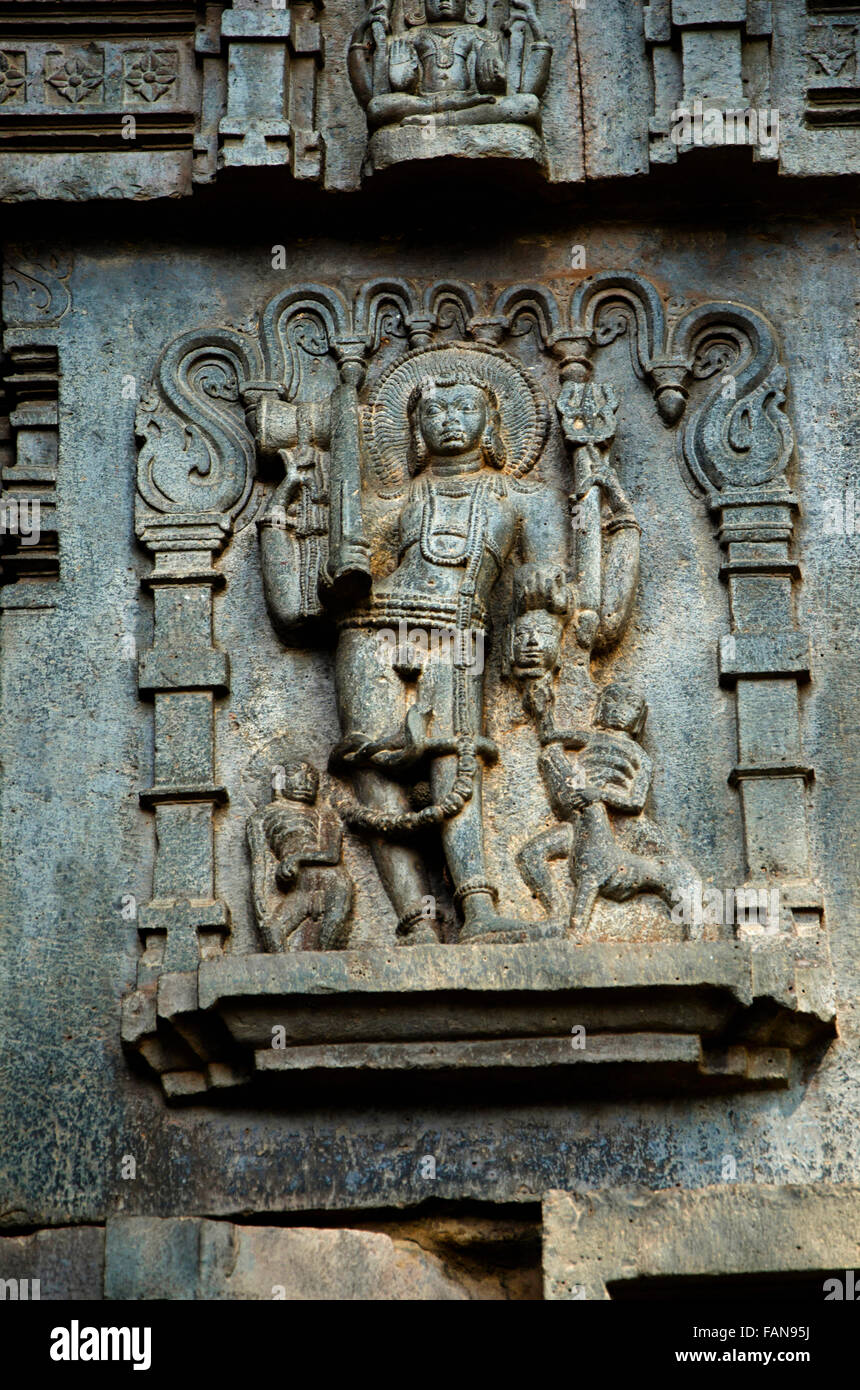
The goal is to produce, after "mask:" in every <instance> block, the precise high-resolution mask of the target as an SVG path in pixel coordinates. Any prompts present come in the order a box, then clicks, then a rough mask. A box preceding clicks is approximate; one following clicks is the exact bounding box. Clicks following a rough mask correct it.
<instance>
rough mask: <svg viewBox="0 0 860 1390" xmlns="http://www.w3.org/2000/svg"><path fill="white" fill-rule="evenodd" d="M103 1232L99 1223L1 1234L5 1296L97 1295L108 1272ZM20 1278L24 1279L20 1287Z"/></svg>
mask: <svg viewBox="0 0 860 1390" xmlns="http://www.w3.org/2000/svg"><path fill="white" fill-rule="evenodd" d="M104 1244H105V1233H104V1228H103V1227H101V1226H68V1227H65V1228H61V1229H58V1230H53V1231H48V1230H46V1231H35V1232H34V1233H33V1234H32V1235H28V1236H3V1237H2V1238H0V1280H5V1281H6V1283H5V1285H4V1289H5V1292H4V1295H3V1297H4V1300H5V1301H7V1302H8V1301H9V1300H10V1299H13V1298H15V1297H16V1295H17V1298H18V1300H19V1301H20V1300H22V1299H26V1300H27V1301H33V1300H34V1299H36V1298H38V1299H39V1300H40V1301H45V1302H65V1301H66V1300H69V1299H84V1300H90V1299H99V1298H101V1297H102V1290H103V1277H104ZM20 1281H25V1284H26V1287H22V1284H21V1283H20Z"/></svg>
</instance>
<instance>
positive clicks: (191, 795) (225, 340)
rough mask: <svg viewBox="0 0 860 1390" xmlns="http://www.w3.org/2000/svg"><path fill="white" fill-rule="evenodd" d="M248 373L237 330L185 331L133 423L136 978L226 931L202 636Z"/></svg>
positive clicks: (209, 665) (210, 947)
mask: <svg viewBox="0 0 860 1390" xmlns="http://www.w3.org/2000/svg"><path fill="white" fill-rule="evenodd" d="M259 365H260V363H259V356H258V354H257V353H256V349H255V348H254V347H253V345H248V344H247V343H246V342H245V340H243V339H242V338H240V336H239V335H238V334H233V333H230V332H228V331H224V332H222V333H220V334H216V335H214V336H211V337H207V336H206V335H197V334H193V333H191V334H186V335H184V337H182V338H179V339H177V340H176V342H174V343H172V344H171V345H170V346H169V347H168V348H167V350H166V351H165V353H164V355H163V357H162V359H161V362H160V363H159V368H158V371H157V373H156V379H155V384H154V386H153V388H152V390H151V391H150V393H149V394H148V395H147V396H146V397H145V398H144V400H143V401H142V402H141V406H140V410H139V414H138V421H137V432H138V435H139V436H140V438H141V440H142V447H141V451H140V458H139V463H138V503H137V517H136V529H137V534H138V537H139V539H140V541H141V543H142V544H143V545H144V546H145V547H146V549H147V550H149V551H150V553H151V554H152V555H154V556H155V565H154V568H153V570H152V572H151V574H149V575H148V576H147V577H146V578H145V579H144V581H143V585H144V587H145V588H146V589H148V590H149V591H150V592H151V594H152V598H153V618H154V622H153V644H152V646H151V647H150V648H149V650H148V651H145V652H143V653H142V654H141V657H140V663H139V685H140V690H141V693H142V694H144V695H146V696H149V697H151V698H152V701H153V714H154V753H153V778H152V783H151V785H150V786H149V787H147V788H145V789H144V790H142V791H141V793H140V801H141V805H143V806H145V807H147V808H150V809H152V810H154V812H155V828H156V854H155V867H154V872H153V887H152V898H151V900H150V901H149V902H148V903H147V904H145V906H143V907H142V908H141V909H140V912H139V916H138V926H139V929H140V932H141V935H142V938H143V942H144V947H145V951H144V956H143V959H142V963H141V976H142V978H143V979H146V978H148V977H151V974H152V972H158V971H160V970H162V969H166V970H171V971H186V970H193V969H194V968H196V966H197V964H198V961H199V960H200V959H201V958H203V959H206V958H207V957H210V956H212V955H213V954H218V951H219V950H220V947H221V944H222V943H223V940H224V937H225V935H226V933H227V931H228V930H229V926H230V914H229V909H228V907H227V905H226V903H224V902H222V901H221V899H220V898H219V896H218V892H217V884H216V878H215V845H214V824H215V822H214V816H215V809H216V807H218V806H219V805H223V804H224V803H225V802H226V801H227V799H228V798H227V791H226V788H225V787H223V786H221V785H219V783H218V780H217V776H216V771H215V729H214V719H215V700H216V699H217V698H218V697H219V696H221V695H224V694H226V693H227V691H228V689H229V682H230V673H229V662H228V659H227V656H226V654H225V653H224V652H222V651H220V650H219V649H218V648H217V647H216V645H215V642H214V640H213V627H212V623H213V593H214V591H215V589H216V588H217V587H218V586H219V585H220V584H222V583H223V579H222V576H221V575H220V574H219V573H218V571H217V570H215V569H214V568H213V563H212V562H213V559H214V557H215V555H217V554H218V552H219V551H220V550H221V549H222V548H223V546H224V545H225V544H226V543H227V541H228V540H229V537H230V535H231V533H232V531H233V527H234V523H235V521H236V518H237V517H238V515H239V514H240V512H241V511H242V509H243V508H244V507H245V506H246V505H247V503H248V501H249V498H250V495H251V488H252V485H253V477H254V448H253V442H252V440H251V438H250V435H249V434H248V432H247V429H246V427H245V423H244V413H243V410H242V406H241V403H240V391H241V389H242V387H243V386H244V385H245V384H246V383H247V382H248V380H249V379H251V378H252V377H254V376H256V375H258V374H259ZM201 504H202V505H203V506H206V508H207V510H205V511H204V510H203V509H202V506H201Z"/></svg>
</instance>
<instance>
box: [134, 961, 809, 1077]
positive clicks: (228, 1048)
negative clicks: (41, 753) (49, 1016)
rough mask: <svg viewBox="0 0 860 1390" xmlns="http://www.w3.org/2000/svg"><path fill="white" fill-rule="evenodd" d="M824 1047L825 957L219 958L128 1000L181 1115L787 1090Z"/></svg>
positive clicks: (149, 1059)
mask: <svg viewBox="0 0 860 1390" xmlns="http://www.w3.org/2000/svg"><path fill="white" fill-rule="evenodd" d="M833 1032H834V1013H833V1001H832V997H831V983H830V969H829V960H828V957H827V952H826V947H825V945H824V943H822V942H820V941H816V940H814V939H810V938H804V939H802V940H800V939H790V940H782V941H771V942H766V941H760V942H757V943H755V944H753V943H750V942H748V941H737V942H712V943H707V942H690V943H687V944H684V945H663V944H658V945H647V946H626V945H614V944H613V945H609V944H605V943H604V944H601V943H595V944H594V945H588V946H577V945H574V944H573V943H571V942H558V941H547V942H542V943H538V944H535V945H532V946H528V947H524V946H502V945H491V946H484V947H479V946H471V947H464V948H458V947H448V946H417V947H412V948H392V949H391V950H369V951H330V952H322V951H308V952H301V953H298V952H297V953H295V954H292V955H257V956H229V955H225V956H223V957H220V958H219V959H215V960H208V961H204V962H201V964H200V966H199V968H198V969H197V970H196V971H186V972H178V973H166V974H162V975H161V976H160V978H157V979H154V980H153V981H152V982H151V983H149V984H145V985H143V986H142V987H140V988H138V989H137V990H135V991H134V992H133V993H131V994H130V995H128V996H127V997H126V999H125V1001H124V1012H123V1038H124V1042H125V1045H126V1047H127V1049H129V1051H131V1052H132V1053H135V1054H137V1055H138V1056H139V1057H140V1058H142V1060H143V1061H144V1063H145V1064H146V1066H147V1067H148V1068H149V1069H150V1071H152V1072H154V1073H156V1074H157V1075H158V1076H159V1077H160V1078H161V1082H162V1085H163V1088H164V1091H165V1094H166V1095H167V1096H168V1097H169V1098H170V1099H174V1100H180V1099H185V1098H190V1099H193V1098H199V1097H200V1096H201V1095H202V1094H203V1093H205V1092H207V1091H222V1090H225V1089H234V1088H236V1087H240V1086H246V1085H250V1084H252V1083H253V1084H255V1085H257V1086H261V1085H264V1084H265V1085H266V1086H270V1087H271V1086H280V1087H281V1088H282V1089H284V1088H285V1089H286V1091H287V1093H288V1094H289V1095H291V1096H295V1097H296V1099H297V1100H298V1099H299V1098H300V1097H301V1098H302V1099H305V1100H306V1099H307V1096H308V1095H311V1094H316V1093H318V1092H319V1091H320V1089H321V1087H322V1086H323V1084H325V1085H326V1086H327V1087H329V1088H331V1087H336V1086H337V1085H338V1084H341V1085H346V1086H349V1087H354V1086H355V1085H356V1084H358V1083H359V1082H363V1083H364V1084H366V1085H368V1086H374V1085H376V1086H378V1085H380V1084H385V1085H387V1086H396V1085H397V1084H398V1079H399V1078H401V1079H402V1080H403V1082H404V1084H408V1085H409V1086H410V1087H412V1088H414V1087H415V1086H417V1085H421V1084H426V1083H431V1084H442V1083H445V1084H447V1085H454V1086H458V1087H460V1088H466V1089H468V1088H469V1087H470V1086H480V1087H481V1089H482V1091H486V1089H487V1087H488V1085H491V1084H495V1083H497V1084H499V1085H501V1086H504V1087H505V1088H506V1089H507V1090H508V1091H510V1089H511V1088H512V1087H516V1085H517V1084H518V1083H519V1084H523V1083H525V1084H528V1086H529V1087H530V1088H532V1089H533V1088H534V1087H535V1085H537V1086H540V1087H543V1086H546V1087H547V1088H549V1089H550V1090H555V1091H559V1090H560V1091H561V1092H562V1093H563V1094H570V1093H575V1092H580V1091H581V1092H584V1093H587V1092H589V1091H595V1092H597V1093H599V1094H608V1093H612V1092H613V1091H618V1090H621V1091H623V1092H625V1093H628V1092H629V1091H630V1090H631V1089H634V1090H639V1091H640V1092H646V1093H647V1092H651V1093H657V1092H660V1091H664V1090H671V1091H677V1090H688V1091H693V1092H708V1091H714V1090H726V1089H736V1088H744V1087H761V1086H785V1085H787V1084H788V1083H789V1079H790V1067H791V1059H792V1053H793V1052H796V1051H798V1050H800V1049H803V1048H806V1047H808V1046H810V1045H812V1044H815V1043H816V1042H818V1041H820V1040H822V1039H826V1038H828V1037H830V1036H832V1034H833Z"/></svg>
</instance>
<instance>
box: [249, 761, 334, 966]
mask: <svg viewBox="0 0 860 1390" xmlns="http://www.w3.org/2000/svg"><path fill="white" fill-rule="evenodd" d="M273 780H274V782H275V786H274V793H275V794H274V797H273V799H272V802H271V804H270V805H269V806H267V807H266V808H265V810H263V811H257V812H256V813H255V814H254V815H252V816H251V817H250V818H249V820H248V826H247V834H248V847H249V849H250V852H251V882H252V890H253V901H254V913H255V916H256V918H257V925H258V928H259V931H260V935H261V937H262V939H263V942H264V944H265V946H266V949H267V950H269V951H326V950H330V949H332V948H334V947H337V946H343V945H345V944H346V935H345V932H344V931H343V928H344V926H345V924H346V923H347V921H348V920H349V916H350V913H351V912H352V898H353V888H352V882H351V880H350V878H349V875H348V874H347V873H346V872H345V870H344V869H343V868H342V867H341V854H342V850H343V827H342V826H341V823H340V820H339V819H338V817H337V815H336V814H335V813H334V812H333V811H332V810H331V809H330V808H329V807H324V806H318V805H317V797H318V794H319V773H318V772H317V770H316V768H315V767H314V766H313V765H312V764H311V763H308V762H304V761H301V760H297V761H295V762H293V763H290V764H288V765H287V766H285V767H283V768H279V769H278V771H277V773H276V776H275V778H274V779H273Z"/></svg>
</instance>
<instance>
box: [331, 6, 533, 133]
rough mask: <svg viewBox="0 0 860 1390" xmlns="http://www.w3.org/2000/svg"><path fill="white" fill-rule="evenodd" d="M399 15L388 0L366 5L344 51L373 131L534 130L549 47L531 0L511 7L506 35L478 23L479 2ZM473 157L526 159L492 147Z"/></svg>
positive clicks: (481, 9)
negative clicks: (509, 127)
mask: <svg viewBox="0 0 860 1390" xmlns="http://www.w3.org/2000/svg"><path fill="white" fill-rule="evenodd" d="M398 13H399V16H400V18H399V19H398V20H395V19H394V17H393V8H392V2H391V0H371V3H370V5H369V9H368V13H367V15H366V16H365V18H364V20H363V21H362V22H361V23H360V24H359V26H358V28H357V29H356V31H355V33H354V35H353V39H352V43H351V45H350V49H349V74H350V78H351V81H352V85H353V88H354V90H355V93H356V95H357V97H358V99H359V101H360V102H361V104H362V105H363V106H364V108H365V110H366V112H367V121H368V126H369V129H370V131H371V133H373V132H376V131H380V130H383V129H385V128H389V127H402V128H404V129H407V130H408V129H410V128H413V127H423V128H424V132H425V133H427V134H428V135H429V137H431V138H433V137H434V136H435V135H436V134H438V133H439V131H440V130H441V128H443V127H448V128H450V127H463V126H471V127H475V126H504V125H512V126H515V127H516V126H526V127H532V128H533V130H534V131H538V130H539V129H540V99H541V96H542V95H543V93H544V91H545V89H546V85H547V81H548V79H549V72H550V64H551V60H552V46H551V44H550V43H549V41H548V40H547V38H546V35H545V33H544V30H543V28H542V26H541V23H540V20H539V18H538V15H537V11H536V9H535V4H534V0H510V22H509V23H508V24H507V26H506V27H505V30H504V32H502V31H501V30H499V29H494V28H491V27H489V26H488V25H487V24H486V23H485V22H483V21H484V15H485V5H484V4H483V3H482V0H403V4H402V7H400V9H399V11H398ZM433 152H434V151H433V150H432V149H428V150H425V151H424V153H433ZM440 152H443V150H442V148H441V147H440ZM444 152H447V147H444ZM477 152H478V153H490V152H495V153H502V154H505V153H511V154H522V153H527V152H528V151H526V150H525V149H519V148H512V149H511V150H510V151H506V150H505V149H504V148H503V146H502V144H500V143H499V141H498V139H497V140H496V142H495V144H494V146H493V148H492V150H490V149H487V150H486V151H485V150H483V149H479V150H477ZM531 152H532V153H534V151H531Z"/></svg>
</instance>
